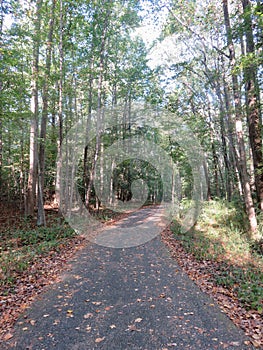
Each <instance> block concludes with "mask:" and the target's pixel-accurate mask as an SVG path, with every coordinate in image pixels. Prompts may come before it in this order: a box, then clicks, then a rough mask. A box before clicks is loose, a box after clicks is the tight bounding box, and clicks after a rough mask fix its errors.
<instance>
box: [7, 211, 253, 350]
mask: <svg viewBox="0 0 263 350" xmlns="http://www.w3.org/2000/svg"><path fill="white" fill-rule="evenodd" d="M143 213H144V214H142V212H140V214H139V215H141V216H140V220H142V219H143V218H142V216H143V215H145V216H148V219H149V211H147V210H146V211H145V212H143ZM136 215H137V214H135V215H133V216H131V218H130V219H127V218H126V219H125V220H124V221H122V222H121V223H119V225H124V226H123V227H126V228H127V227H129V225H130V226H131V227H134V226H135V225H137V228H138V229H139V226H138V220H137V219H136ZM150 221H151V220H148V222H150ZM119 227H120V226H119ZM111 229H112V228H111ZM246 340H247V338H246V336H245V334H244V332H243V331H242V330H240V329H238V328H237V327H236V326H235V325H234V324H233V323H232V322H231V321H230V320H229V319H228V318H227V316H226V315H225V314H223V313H222V312H221V310H220V309H219V307H218V306H217V304H216V302H215V301H214V300H213V299H211V298H210V297H209V296H207V295H206V294H204V293H203V292H201V290H200V289H199V288H198V287H197V286H196V285H195V284H194V283H193V282H192V281H191V280H190V279H189V278H188V276H187V275H186V274H185V273H183V272H182V270H181V269H180V267H179V266H178V265H177V263H176V261H175V260H174V259H172V258H171V257H170V255H169V252H168V250H167V248H166V247H165V245H164V244H163V243H162V242H161V240H160V237H159V236H157V237H156V238H153V239H152V240H151V241H149V242H147V243H145V244H143V245H140V246H136V247H130V248H110V247H104V246H101V245H97V244H90V245H88V246H87V247H85V248H84V249H83V250H81V251H80V252H79V253H78V254H77V255H76V256H75V257H74V259H73V260H72V261H71V268H70V269H69V270H68V271H67V272H66V273H64V274H63V276H62V280H61V281H60V282H58V283H56V284H54V285H52V286H51V287H49V289H48V290H47V291H46V292H45V293H43V294H42V295H41V296H40V298H38V300H36V301H35V302H34V303H33V304H32V305H31V307H30V308H29V309H27V310H26V311H25V313H24V315H22V316H21V317H20V319H19V320H18V321H17V323H16V326H15V332H14V337H13V338H12V339H11V342H12V344H13V345H12V346H11V342H10V348H12V349H21V350H26V349H32V350H51V349H57V350H66V349H70V350H90V349H109V350H118V349H119V350H124V349H143V350H155V349H158V350H165V349H182V350H183V349H184V350H185V349H194V350H197V349H200V350H206V349H239V350H240V349H254V348H253V347H252V346H251V345H250V346H247V345H245V343H244V341H246Z"/></svg>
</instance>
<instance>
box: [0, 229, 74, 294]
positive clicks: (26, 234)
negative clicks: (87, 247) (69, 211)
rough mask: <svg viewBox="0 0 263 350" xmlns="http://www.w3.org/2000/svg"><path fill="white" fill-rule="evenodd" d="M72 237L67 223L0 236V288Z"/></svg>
mask: <svg viewBox="0 0 263 350" xmlns="http://www.w3.org/2000/svg"><path fill="white" fill-rule="evenodd" d="M75 235H76V233H75V232H74V230H72V229H71V228H70V227H69V226H68V225H67V224H62V225H52V226H51V227H46V228H42V227H41V228H38V229H33V230H32V229H31V230H26V229H24V230H16V231H13V230H8V231H6V232H3V233H2V234H1V236H2V237H1V241H2V243H1V247H0V267H1V268H0V275H1V282H0V285H5V286H10V287H12V285H13V284H14V283H15V281H16V278H17V277H18V276H19V275H21V274H23V272H24V271H26V270H27V269H28V268H29V266H30V265H31V264H32V263H33V262H34V261H36V259H38V258H39V257H41V256H45V255H46V254H49V253H51V252H56V251H59V250H60V249H61V247H62V246H63V245H64V244H66V242H67V240H68V239H70V238H73V237H74V236H75Z"/></svg>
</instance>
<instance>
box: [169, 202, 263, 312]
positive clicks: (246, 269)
mask: <svg viewBox="0 0 263 350" xmlns="http://www.w3.org/2000/svg"><path fill="white" fill-rule="evenodd" d="M172 229H173V232H174V233H175V235H176V238H177V239H179V240H180V241H181V243H182V245H183V246H184V248H185V250H186V251H187V252H189V253H192V254H193V256H194V257H195V259H197V260H201V261H203V260H212V261H214V262H216V263H217V268H216V269H215V270H214V271H211V280H213V281H214V282H215V283H216V284H217V285H221V286H224V287H226V288H228V289H229V290H231V291H232V292H234V293H235V294H236V296H237V297H238V299H239V300H240V301H241V303H242V304H243V305H244V306H245V307H246V308H247V309H253V310H256V311H258V312H260V313H263V257H262V245H260V244H259V243H255V242H252V241H250V240H249V238H248V235H247V230H248V227H247V226H246V224H245V214H244V212H243V210H242V208H240V207H239V206H238V205H235V204H233V203H228V202H225V201H220V200H217V201H210V202H207V203H205V204H204V206H203V210H202V213H201V215H200V217H199V220H198V223H197V224H196V225H195V227H194V229H192V230H190V231H188V232H186V233H182V232H181V231H180V227H179V224H178V223H176V222H175V223H174V225H173V226H172Z"/></svg>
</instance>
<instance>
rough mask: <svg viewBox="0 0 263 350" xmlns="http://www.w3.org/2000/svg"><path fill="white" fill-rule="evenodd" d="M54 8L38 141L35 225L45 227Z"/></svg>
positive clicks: (51, 14)
mask: <svg viewBox="0 0 263 350" xmlns="http://www.w3.org/2000/svg"><path fill="white" fill-rule="evenodd" d="M55 6H56V0H53V1H52V7H51V13H50V20H49V32H48V41H47V49H46V67H45V77H44V86H43V94H42V104H43V109H42V119H41V128H40V141H39V174H38V181H39V183H38V190H39V193H38V215H37V225H38V226H45V225H46V219H45V210H44V198H43V193H44V184H45V148H46V134H47V119H48V97H49V94H48V85H49V78H50V69H51V54H52V42H53V32H54V16H55Z"/></svg>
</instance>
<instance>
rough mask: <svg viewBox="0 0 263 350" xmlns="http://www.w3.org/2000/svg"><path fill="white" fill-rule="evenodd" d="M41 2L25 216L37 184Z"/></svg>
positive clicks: (35, 36)
mask: <svg viewBox="0 0 263 350" xmlns="http://www.w3.org/2000/svg"><path fill="white" fill-rule="evenodd" d="M42 3H43V1H42V0H37V2H36V14H35V19H34V34H33V62H32V77H31V114H32V118H31V121H30V144H29V174H28V184H27V205H26V215H27V216H33V215H34V207H35V202H36V184H37V137H38V74H39V47H40V38H39V35H40V26H41V9H42Z"/></svg>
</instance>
